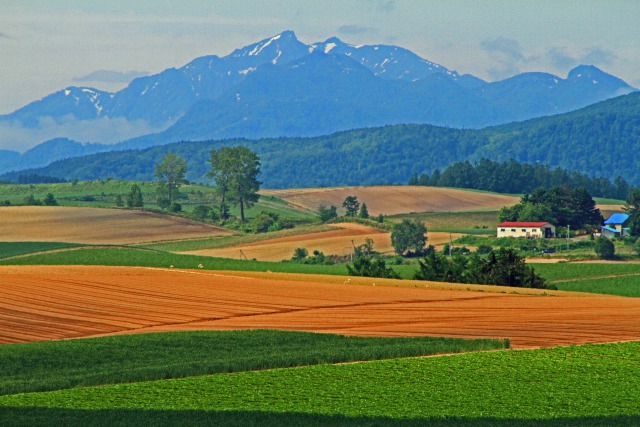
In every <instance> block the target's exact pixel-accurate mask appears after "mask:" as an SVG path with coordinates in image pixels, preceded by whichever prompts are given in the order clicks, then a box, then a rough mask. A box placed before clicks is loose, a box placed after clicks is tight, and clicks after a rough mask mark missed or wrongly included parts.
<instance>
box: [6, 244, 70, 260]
mask: <svg viewBox="0 0 640 427" xmlns="http://www.w3.org/2000/svg"><path fill="white" fill-rule="evenodd" d="M78 246H81V245H78V244H75V243H61V242H0V259H2V258H9V257H14V256H19V255H25V254H32V253H36V252H45V251H52V250H57V249H69V248H75V247H78Z"/></svg>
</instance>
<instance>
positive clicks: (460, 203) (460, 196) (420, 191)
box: [260, 185, 520, 215]
mask: <svg viewBox="0 0 640 427" xmlns="http://www.w3.org/2000/svg"><path fill="white" fill-rule="evenodd" d="M260 193H261V194H264V195H271V196H276V197H279V198H281V199H283V200H286V201H287V202H289V203H290V204H291V205H293V206H297V207H299V208H303V209H309V210H317V209H318V207H319V206H320V205H325V206H330V205H334V206H338V207H340V206H342V202H343V201H344V199H345V197H347V196H356V197H357V198H358V201H360V203H363V202H364V203H366V204H367V210H368V211H369V213H370V214H371V215H378V214H379V213H383V214H385V215H396V214H404V213H411V212H464V211H483V210H491V211H497V210H498V209H500V208H501V207H503V206H511V205H514V204H516V203H518V201H519V200H520V198H519V197H515V196H507V195H503V194H494V193H480V192H476V191H469V190H460V189H453V188H442V187H422V186H406V185H405V186H389V185H385V186H372V187H336V188H298V189H287V190H262V191H260Z"/></svg>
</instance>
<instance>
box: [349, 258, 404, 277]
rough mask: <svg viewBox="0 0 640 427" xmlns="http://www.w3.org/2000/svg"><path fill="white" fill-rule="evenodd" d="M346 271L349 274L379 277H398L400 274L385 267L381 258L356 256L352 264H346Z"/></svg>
mask: <svg viewBox="0 0 640 427" xmlns="http://www.w3.org/2000/svg"><path fill="white" fill-rule="evenodd" d="M347 271H348V272H349V274H350V275H351V276H364V277H381V278H385V279H399V278H400V276H398V274H397V273H396V272H395V271H393V269H392V268H390V267H387V265H386V264H385V262H384V260H382V259H373V260H372V259H370V258H365V257H361V258H356V259H355V260H353V263H352V264H347Z"/></svg>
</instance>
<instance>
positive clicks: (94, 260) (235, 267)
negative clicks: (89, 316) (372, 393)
mask: <svg viewBox="0 0 640 427" xmlns="http://www.w3.org/2000/svg"><path fill="white" fill-rule="evenodd" d="M0 265H105V266H132V267H160V268H170V267H171V266H173V267H174V268H179V269H195V268H202V269H204V270H227V271H254V272H269V271H271V272H276V273H302V274H322V275H337V276H346V275H348V272H347V268H346V266H345V265H342V264H336V265H312V264H298V263H293V262H268V261H247V260H238V259H228V258H214V257H209V256H198V255H186V254H175V253H170V252H163V251H160V250H149V249H142V248H131V247H125V246H122V247H104V246H101V247H91V246H85V247H80V248H77V247H71V248H68V250H65V249H60V250H56V251H51V252H45V253H37V254H33V255H29V254H26V255H24V256H20V257H17V258H11V259H0ZM531 265H532V266H533V267H534V268H535V270H536V272H538V273H539V274H541V275H542V276H543V277H545V278H547V279H548V280H549V283H551V284H553V285H555V286H556V287H557V288H558V290H565V291H572V292H587V293H600V294H610V295H619V296H628V297H640V281H639V280H638V276H636V274H637V273H640V264H606V263H592V262H589V263H557V264H543V263H531ZM392 268H393V269H394V270H395V271H396V272H397V273H398V274H399V275H400V277H401V278H403V279H411V278H412V277H413V275H414V273H415V271H416V270H417V266H416V265H394V266H392ZM604 275H607V276H612V277H618V278H619V280H617V281H612V280H606V279H601V280H600V279H598V278H601V277H602V276H604ZM569 279H582V280H577V281H568V280H569ZM591 279H594V280H591ZM611 282H613V285H611ZM445 285H451V284H448V283H443V286H445ZM502 290H504V289H502ZM502 290H501V291H502ZM513 291H514V292H523V291H525V289H523V288H513Z"/></svg>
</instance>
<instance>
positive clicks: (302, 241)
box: [185, 223, 462, 261]
mask: <svg viewBox="0 0 640 427" xmlns="http://www.w3.org/2000/svg"><path fill="white" fill-rule="evenodd" d="M335 226H336V229H335V230H331V231H321V232H318V233H307V234H297V235H294V236H286V237H279V238H276V239H270V240H262V241H259V242H253V243H247V244H242V245H236V246H230V247H227V248H220V249H201V250H197V251H188V252H185V253H188V254H192V255H205V256H213V257H220V258H242V257H243V254H244V256H246V257H247V258H249V259H254V258H255V259H257V260H259V261H282V260H286V259H291V256H292V255H293V252H294V251H295V250H296V248H306V249H307V250H308V251H309V255H311V254H313V251H314V250H318V251H320V252H322V253H324V254H325V255H349V254H350V253H351V252H352V251H353V245H356V246H358V245H362V244H363V243H364V242H365V239H371V240H373V248H374V250H375V251H376V252H380V253H393V246H392V245H391V234H390V233H387V232H385V231H380V230H378V229H375V228H373V227H368V226H366V225H361V224H354V223H340V224H335ZM460 236H462V234H456V233H453V234H451V235H450V234H449V233H438V232H433V233H428V235H427V237H428V238H429V240H428V242H427V243H428V244H430V245H434V246H435V247H436V248H438V249H439V248H441V247H442V245H444V244H445V243H448V242H449V240H450V239H457V238H458V237H460ZM241 251H242V252H241Z"/></svg>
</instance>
